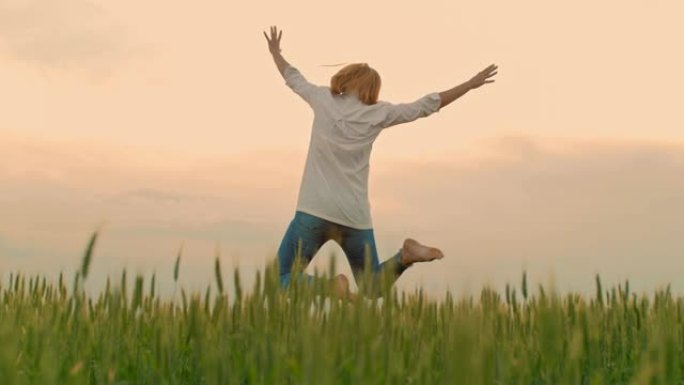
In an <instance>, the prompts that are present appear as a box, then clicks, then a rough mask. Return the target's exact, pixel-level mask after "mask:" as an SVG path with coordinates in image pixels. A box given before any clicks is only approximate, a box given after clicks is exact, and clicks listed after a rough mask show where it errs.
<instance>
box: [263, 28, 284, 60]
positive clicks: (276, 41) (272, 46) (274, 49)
mask: <svg viewBox="0 0 684 385" xmlns="http://www.w3.org/2000/svg"><path fill="white" fill-rule="evenodd" d="M264 36H265V37H266V41H267V42H268V50H269V51H270V52H271V55H275V54H277V53H280V38H281V37H282V36H283V31H282V30H280V32H278V27H276V26H275V25H274V26H271V38H270V39H269V38H268V35H267V34H266V31H264Z"/></svg>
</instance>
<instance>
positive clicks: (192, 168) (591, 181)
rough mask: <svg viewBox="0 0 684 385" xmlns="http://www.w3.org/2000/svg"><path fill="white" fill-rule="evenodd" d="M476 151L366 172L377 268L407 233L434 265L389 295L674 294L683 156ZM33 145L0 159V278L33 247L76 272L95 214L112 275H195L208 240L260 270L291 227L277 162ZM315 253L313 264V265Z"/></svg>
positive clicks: (205, 261)
mask: <svg viewBox="0 0 684 385" xmlns="http://www.w3.org/2000/svg"><path fill="white" fill-rule="evenodd" d="M485 146H487V147H488V148H489V150H490V151H489V152H488V153H489V154H492V155H490V156H489V157H487V158H482V159H470V160H463V159H457V160H443V161H436V160H435V161H395V162H391V164H388V163H379V164H377V163H376V164H375V165H374V169H373V172H372V173H371V186H370V191H371V207H372V210H373V216H374V224H375V235H376V243H377V244H378V249H379V252H380V254H381V259H385V258H387V257H388V256H389V255H390V254H392V253H394V252H396V249H397V247H398V246H399V245H401V242H402V241H403V239H404V238H406V237H414V238H416V239H418V240H419V241H422V242H425V243H428V244H432V245H436V246H439V247H440V248H442V250H443V251H444V252H445V254H446V255H447V258H445V259H444V260H442V261H440V262H439V263H435V264H433V265H432V264H428V265H425V266H420V267H419V268H415V269H410V271H408V272H407V273H406V278H403V279H402V280H401V282H400V287H402V288H411V287H412V285H415V284H417V283H419V282H420V283H422V284H425V285H428V286H429V287H430V290H431V291H432V292H435V293H439V292H442V291H443V290H444V289H446V288H447V287H448V286H450V287H451V288H452V289H461V288H462V286H461V285H465V283H466V282H470V283H471V284H472V285H473V287H478V285H479V284H481V283H483V282H490V283H491V282H494V283H497V284H501V283H505V282H507V281H508V282H511V281H517V280H518V279H519V274H520V272H521V271H522V269H523V268H527V270H528V272H530V276H531V277H534V276H535V274H537V275H536V276H537V277H539V276H542V277H544V276H545V275H547V274H548V270H549V269H555V271H558V272H560V274H558V275H557V278H558V283H559V284H560V285H565V287H570V288H574V289H580V288H585V289H586V288H592V285H593V281H592V280H593V276H594V274H595V273H596V272H601V274H602V275H604V277H605V278H606V280H607V282H610V280H611V279H612V280H619V279H625V278H627V277H630V278H632V286H633V287H634V288H635V289H637V290H638V289H649V288H652V287H654V286H656V285H658V284H661V283H663V282H668V281H670V282H673V288H675V289H679V290H684V285H681V284H680V286H677V282H675V281H676V280H677V279H676V278H677V277H676V276H675V272H677V271H681V269H684V258H682V257H683V256H684V246H683V245H682V243H681V235H682V234H684V178H682V177H681V176H682V175H684V146H683V145H678V144H662V143H661V144H658V143H646V142H633V143H629V142H622V143H621V142H589V141H584V142H580V141H575V142H571V141H563V142H550V141H547V140H542V139H538V138H529V137H504V138H501V140H493V141H491V142H488V143H486V144H485ZM2 147H3V146H0V150H2V149H3V148H2ZM48 147H49V146H48V144H43V145H41V146H29V145H28V144H26V143H24V144H23V145H17V144H16V143H15V145H13V146H11V148H12V149H13V150H12V151H10V147H7V148H6V149H5V150H7V151H4V153H5V154H7V155H6V156H7V157H6V158H5V159H6V161H7V162H6V163H5V164H6V165H18V164H20V165H22V169H21V170H19V169H17V168H16V167H15V168H11V167H5V168H3V167H0V212H2V213H3V215H2V216H0V235H2V238H3V240H4V241H3V242H0V248H2V247H3V246H2V245H3V244H4V245H5V246H6V247H5V250H4V252H5V253H14V254H16V255H17V256H24V258H23V259H19V258H12V259H8V261H10V262H11V263H12V266H11V267H17V266H29V267H30V266H31V264H32V263H34V262H35V261H37V260H36V259H35V258H37V257H35V258H34V256H31V255H33V254H35V253H33V252H29V251H31V250H34V249H35V248H36V247H38V246H40V247H41V250H43V249H45V250H54V253H55V255H58V256H64V255H70V256H71V258H72V259H73V261H71V262H63V261H61V262H60V261H57V260H56V259H54V258H53V260H50V259H45V260H43V259H40V262H39V263H40V264H41V266H48V265H50V264H56V263H67V265H68V266H71V265H72V264H73V265H76V264H77V263H78V261H77V260H78V258H79V256H80V254H81V251H82V248H83V245H84V244H85V240H86V237H87V235H88V233H89V232H90V231H92V230H93V229H94V228H95V227H96V225H97V224H98V223H100V222H101V221H102V220H103V219H106V220H107V226H106V227H105V233H104V235H103V237H102V244H101V246H100V247H101V248H100V249H98V250H99V251H101V252H102V253H104V254H105V255H107V260H108V263H109V264H110V265H111V266H114V265H116V263H115V262H114V261H118V263H119V265H117V266H121V265H126V264H141V265H144V266H148V267H150V266H156V265H158V264H159V265H166V264H168V263H170V262H169V261H170V260H171V259H173V256H174V255H175V253H176V252H177V250H178V247H179V245H180V243H181V242H186V251H187V252H188V253H189V254H190V255H192V257H190V259H189V260H192V262H190V263H191V264H192V265H193V266H194V268H196V269H197V271H196V275H195V276H196V277H203V278H202V279H205V278H206V277H207V276H209V274H210V271H211V260H212V258H213V256H214V253H215V248H216V245H217V243H218V244H220V245H221V248H222V250H223V254H224V255H227V257H225V258H226V263H227V265H226V266H228V265H230V261H238V260H239V259H237V258H238V257H239V256H242V257H243V258H244V260H242V261H241V263H242V264H243V265H244V264H249V265H250V266H252V267H253V266H259V265H262V264H263V263H265V262H266V260H267V258H270V257H272V256H271V255H270V254H271V253H272V252H274V251H275V249H276V248H277V246H278V244H279V242H280V239H281V237H282V235H283V232H284V231H285V229H286V226H287V223H288V222H289V220H290V219H291V215H292V214H293V211H294V203H295V198H296V196H295V194H296V190H297V186H298V182H299V178H300V177H301V174H299V173H300V172H301V170H299V169H298V170H291V168H292V166H291V165H290V164H289V163H288V162H287V161H284V160H278V161H276V160H274V159H276V158H277V156H274V159H271V160H268V159H263V163H264V166H263V169H259V168H258V167H257V168H250V169H249V170H241V168H243V169H244V164H247V163H250V162H251V161H252V157H250V156H248V155H244V156H242V157H235V158H230V159H224V160H195V161H191V160H188V159H182V160H181V159H178V157H175V158H176V161H177V164H176V165H172V166H169V165H167V166H166V167H161V166H159V165H157V164H156V160H154V159H153V162H152V165H149V164H146V163H145V161H144V160H142V159H140V160H139V161H138V162H137V163H136V162H134V159H135V154H131V153H119V152H116V151H114V150H111V149H107V148H102V147H98V146H96V145H90V146H88V147H87V148H80V149H78V148H72V149H68V148H65V149H62V150H61V151H48V149H49V148H48ZM485 152H487V151H485ZM69 154H72V155H69ZM73 154H78V156H76V155H73ZM159 156H161V157H162V158H165V159H173V158H174V157H173V156H171V155H169V154H162V155H159ZM41 157H42V158H43V159H42V160H40V159H39V158H41ZM264 157H265V155H262V156H261V157H260V158H264ZM32 159H33V161H31V160H32ZM92 159H104V161H102V162H94V161H92ZM50 160H52V161H50ZM180 164H186V165H189V166H187V167H186V168H185V169H181V168H180V166H179V165H180ZM241 165H242V166H241ZM276 165H281V166H279V167H280V168H278V167H276ZM388 165H391V168H389V167H388ZM46 168H47V169H48V170H49V172H47V173H46V172H45V170H46ZM244 175H248V178H247V179H245V178H243V177H242V176H244ZM288 180H289V182H287V181H288ZM8 245H11V247H9V246H8ZM22 248H25V249H26V250H28V251H26V252H23V251H22ZM326 258H327V254H326V255H324V256H323V257H321V258H319V260H318V261H315V262H316V263H317V265H318V266H319V267H320V266H323V267H324V266H326V265H327V264H326V263H325V262H326V261H327V259H326ZM8 263H9V262H8ZM338 263H339V264H340V265H341V266H344V264H345V262H344V260H343V259H341V260H339V262H338ZM100 266H103V265H100ZM102 268H103V269H104V268H105V267H102ZM205 268H206V272H207V275H202V271H204V270H202V269H205ZM342 270H343V269H342ZM198 279H199V278H198Z"/></svg>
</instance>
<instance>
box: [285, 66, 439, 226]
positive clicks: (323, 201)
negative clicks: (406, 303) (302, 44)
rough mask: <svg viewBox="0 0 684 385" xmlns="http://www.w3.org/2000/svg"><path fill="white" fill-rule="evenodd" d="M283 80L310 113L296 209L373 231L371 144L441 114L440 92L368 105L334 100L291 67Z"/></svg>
mask: <svg viewBox="0 0 684 385" xmlns="http://www.w3.org/2000/svg"><path fill="white" fill-rule="evenodd" d="M283 76H284V78H285V84H286V85H287V86H288V87H290V88H291V89H292V90H293V91H294V92H295V93H297V94H298V95H299V96H301V97H302V99H304V100H305V101H306V102H307V103H308V104H309V106H311V108H312V109H313V112H314V120H313V127H312V130H311V141H310V143H309V152H308V154H307V157H306V166H305V168H304V176H303V177H302V183H301V186H300V189H299V197H298V200H297V210H299V211H303V212H305V213H308V214H311V215H315V216H317V217H320V218H323V219H327V220H329V221H331V222H335V223H339V224H341V225H344V226H348V227H353V228H356V229H371V228H373V223H372V221H371V215H370V202H369V200H368V170H369V163H368V161H369V158H370V152H371V149H372V147H373V142H374V141H375V138H377V137H378V135H379V134H380V131H382V130H383V129H385V128H387V127H390V126H393V125H397V124H401V123H406V122H411V121H413V120H416V119H418V118H422V117H425V116H428V115H430V114H432V113H434V112H437V111H439V106H440V104H441V98H440V96H439V93H437V92H434V93H430V94H427V95H425V96H423V97H422V98H420V99H418V100H416V101H414V102H412V103H401V104H391V103H388V102H383V101H378V102H377V103H376V104H374V105H366V104H364V103H363V102H361V101H360V100H359V99H358V97H357V96H356V95H354V94H348V95H347V94H343V95H334V94H333V93H332V92H331V91H330V88H329V87H326V86H318V85H314V84H311V83H309V82H308V81H307V80H306V79H305V78H304V77H303V76H302V74H301V73H300V72H299V71H298V70H297V69H296V68H295V67H293V66H291V65H290V66H288V67H286V68H285V71H284V75H283Z"/></svg>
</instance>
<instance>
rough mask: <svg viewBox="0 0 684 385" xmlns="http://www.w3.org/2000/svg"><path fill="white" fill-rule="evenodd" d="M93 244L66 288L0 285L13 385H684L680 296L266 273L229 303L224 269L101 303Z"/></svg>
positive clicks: (18, 280) (120, 291) (140, 285)
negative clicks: (383, 283)
mask: <svg viewBox="0 0 684 385" xmlns="http://www.w3.org/2000/svg"><path fill="white" fill-rule="evenodd" d="M95 239H96V234H95V235H94V236H93V238H92V239H91V243H90V245H89V247H88V249H87V251H86V253H85V256H84V258H83V264H82V266H81V268H80V269H79V272H78V273H77V274H75V276H74V277H70V278H69V279H68V280H67V279H66V277H65V276H60V279H59V280H58V281H56V282H48V281H47V280H46V279H45V278H42V277H27V276H24V275H16V274H13V275H12V276H11V277H10V279H9V281H6V282H2V283H0V304H1V306H0V384H2V385H11V384H473V385H477V384H668V385H672V384H683V383H684V380H683V379H684V367H683V364H684V355H683V349H684V334H683V330H682V327H683V326H684V322H683V321H682V317H683V312H684V298H680V297H675V296H673V295H672V293H671V292H670V290H669V288H666V289H663V290H659V291H657V292H654V293H652V294H650V295H637V294H634V293H631V292H630V289H629V283H627V282H626V283H624V284H623V285H620V286H618V287H614V288H602V287H601V282H600V279H599V277H598V276H597V277H596V286H597V287H596V294H595V295H594V296H592V298H584V297H582V296H580V295H577V294H564V295H559V294H556V293H553V292H549V291H548V290H547V291H545V290H544V288H543V287H541V286H536V287H534V288H532V287H528V286H530V285H528V282H527V279H526V276H525V275H524V274H523V276H522V279H521V282H519V283H516V284H515V285H511V286H510V287H508V289H507V290H506V291H505V292H504V293H497V292H495V291H494V290H491V289H488V288H483V289H482V291H481V293H480V295H479V296H477V297H474V298H473V297H464V298H453V297H452V296H449V295H447V296H446V299H445V300H440V301H434V300H430V299H428V298H427V297H426V296H424V295H423V294H422V293H420V292H413V293H397V292H396V291H394V290H389V289H384V292H383V293H384V295H383V297H382V298H381V299H362V300H357V301H354V302H349V301H344V300H340V299H336V298H334V297H331V296H329V295H328V293H329V292H330V288H328V287H326V285H324V284H318V283H317V284H315V285H313V286H310V285H305V286H302V285H293V287H292V288H290V289H289V290H287V291H283V290H280V289H279V288H278V285H277V276H276V272H275V270H274V269H272V268H270V267H268V268H266V269H265V270H264V271H263V272H261V273H259V274H258V276H257V279H256V283H255V284H254V285H253V286H252V287H249V288H243V287H242V285H241V283H240V275H239V273H238V272H237V271H234V272H232V273H230V274H229V275H230V276H231V279H230V280H229V281H230V285H231V286H233V287H231V290H230V292H231V295H228V294H227V293H228V290H226V288H224V281H223V272H222V271H221V267H220V265H219V260H218V259H217V262H216V266H215V267H216V269H215V275H216V279H215V282H213V283H212V286H211V287H208V288H207V291H206V292H203V293H186V292H185V291H184V290H183V289H182V288H180V287H179V288H178V292H177V295H176V296H175V298H162V297H160V296H159V295H158V294H157V293H155V277H151V278H149V279H144V278H143V277H141V276H137V277H126V272H125V271H124V272H123V274H122V276H121V277H120V279H119V278H117V279H116V282H110V281H107V282H106V283H103V289H102V290H101V292H100V293H99V294H98V295H95V296H91V295H87V294H86V292H85V291H84V290H83V282H84V280H86V279H87V276H88V269H89V265H90V260H91V257H92V250H93V246H94V243H95ZM180 260H181V259H180V255H179V258H178V259H177V260H176V265H175V269H173V274H174V279H177V278H178V275H179V263H180ZM172 267H174V266H170V269H169V270H171V268H172ZM169 274H171V272H169ZM317 282H318V281H317ZM320 282H325V281H323V280H321V281H320ZM361 287H362V288H363V287H364V286H363V285H361ZM233 293H234V294H233Z"/></svg>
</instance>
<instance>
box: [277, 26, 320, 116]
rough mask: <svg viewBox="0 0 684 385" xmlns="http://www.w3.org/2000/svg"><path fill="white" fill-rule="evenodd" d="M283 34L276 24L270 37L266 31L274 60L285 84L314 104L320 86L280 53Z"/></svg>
mask: <svg viewBox="0 0 684 385" xmlns="http://www.w3.org/2000/svg"><path fill="white" fill-rule="evenodd" d="M282 35H283V31H282V30H281V31H280V33H279V32H278V28H277V27H275V26H273V27H271V38H270V39H269V38H268V35H266V32H264V36H266V41H268V50H269V51H270V52H271V55H273V61H274V62H275V64H276V66H277V67H278V71H280V74H281V75H282V76H283V78H284V79H285V84H287V86H288V87H290V88H291V89H292V90H293V91H294V92H295V93H297V94H298V95H299V96H301V97H302V98H303V99H304V100H305V101H306V102H307V103H309V105H312V103H313V100H314V98H315V95H316V93H317V90H318V89H319V88H318V87H317V86H316V85H314V84H312V83H310V82H309V81H308V80H306V78H305V77H304V76H303V75H302V74H301V73H300V72H299V70H298V69H296V68H295V67H293V66H292V65H291V64H290V63H288V62H287V60H285V58H284V57H283V55H281V54H280V38H281V37H282Z"/></svg>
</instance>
